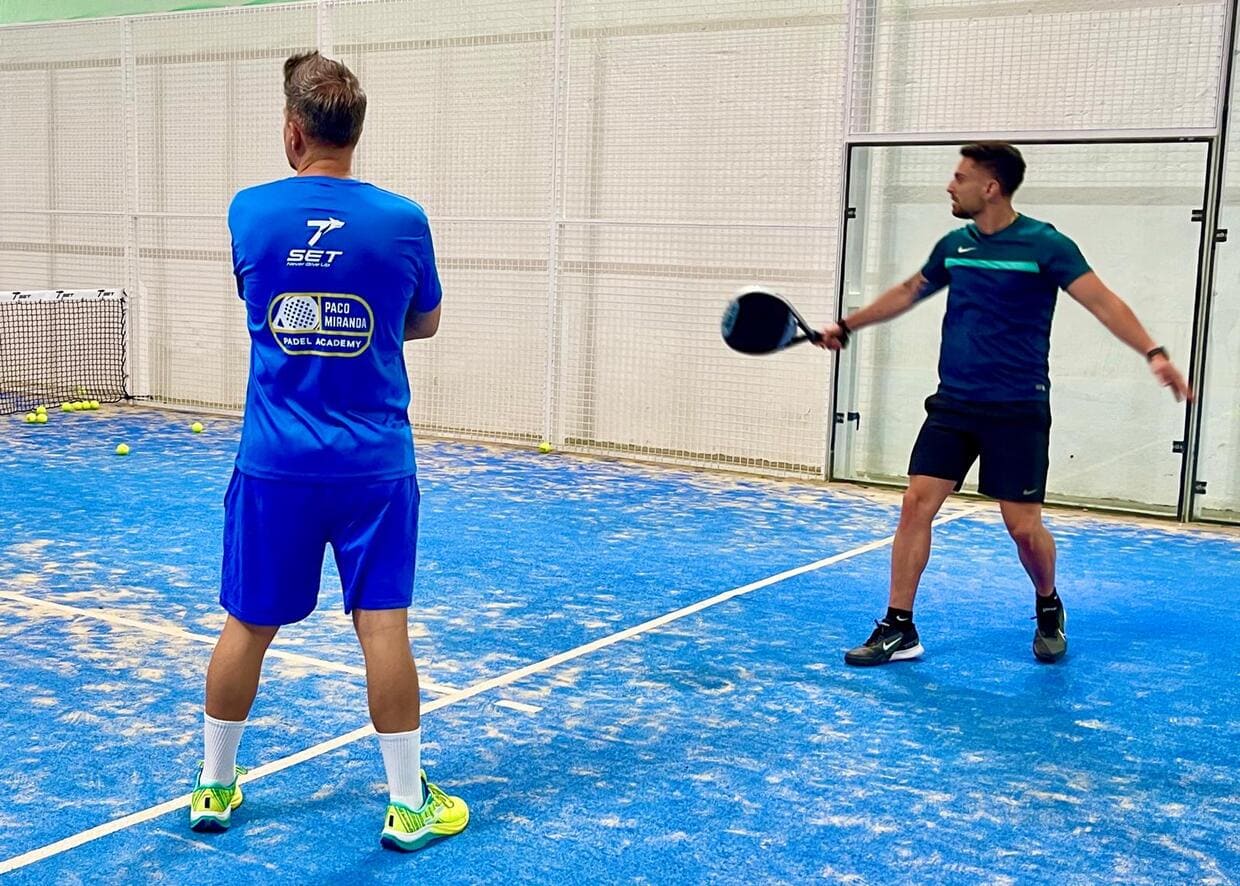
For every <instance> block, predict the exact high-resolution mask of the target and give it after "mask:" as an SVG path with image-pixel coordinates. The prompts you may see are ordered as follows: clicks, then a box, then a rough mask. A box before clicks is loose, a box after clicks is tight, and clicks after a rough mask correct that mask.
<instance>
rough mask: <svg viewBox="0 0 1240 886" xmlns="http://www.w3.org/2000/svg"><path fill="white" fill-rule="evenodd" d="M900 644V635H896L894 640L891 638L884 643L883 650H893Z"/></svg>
mask: <svg viewBox="0 0 1240 886" xmlns="http://www.w3.org/2000/svg"><path fill="white" fill-rule="evenodd" d="M899 645H900V638H899V637H896V638H895V639H894V640H889V641H887V642H886V643H884V644H883V652H890V651H891V650H893V649H895V648H896V647H897V646H899Z"/></svg>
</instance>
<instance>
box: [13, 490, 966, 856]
mask: <svg viewBox="0 0 1240 886" xmlns="http://www.w3.org/2000/svg"><path fill="white" fill-rule="evenodd" d="M980 510H982V508H981V507H980V506H979V507H971V508H965V509H963V510H960V511H957V512H956V513H954V514H949V515H947V516H945V517H939V518H938V519H937V520H935V521H934V525H935V526H942V525H943V524H945V523H951V522H952V521H953V520H959V519H960V518H961V517H967V516H969V515H970V514H975V513H977V512H978V511H980ZM894 538H895V536H893V535H889V536H887V537H886V538H882V539H879V540H878V541H872V542H870V543H869V544H864V545H861V546H860V547H856V548H853V549H852V550H850V551H845V552H844V553H842V554H835V555H834V556H831V557H826V558H824V559H822V560H815V561H814V562H813V563H807V564H805V565H804V566H798V567H796V568H795V569H789V570H787V571H785V572H781V573H779V574H778V575H772V576H770V577H769V578H764V579H760V580H759V581H755V582H751V583H749V584H747V585H742V586H741V587H739V588H733V589H732V590H730V591H724V592H723V593H722V594H716V595H715V596H713V597H708V598H707V599H705V600H699V601H698V602H697V603H693V604H690V605H689V606H685V607H684V608H682V609H677V610H676V611H675V612H669V613H667V614H666V615H660V616H659V617H657V618H652V619H650V620H649V621H644V622H642V623H641V624H639V625H634V626H633V627H631V628H626V629H625V630H623V631H618V632H616V633H614V634H609V635H608V636H606V637H600V638H599V639H597V640H594V641H592V642H590V643H585V644H583V645H581V646H578V647H576V648H574V649H570V650H568V651H567V652H561V653H559V654H558V655H553V656H551V657H550V658H544V659H543V660H542V661H539V662H535V663H534V664H531V665H526V666H525V667H523V668H518V669H517V670H515V671H509V672H508V673H506V674H500V675H499V676H498V677H492V678H490V679H489V680H482V681H481V682H478V683H475V684H474V685H472V686H467V687H466V688H464V689H459V690H457V691H455V692H452V693H450V694H448V695H442V696H440V697H439V698H436V699H434V700H432V701H430V702H427V703H426V704H424V705H423V706H422V713H423V714H429V713H431V712H432V711H437V710H439V709H440V708H445V707H447V706H448V705H453V704H456V703H457V702H460V701H464V700H466V699H468V698H473V697H474V696H475V695H480V694H482V693H483V692H487V691H489V690H491V689H495V688H497V687H499V686H507V685H509V684H511V683H515V682H517V681H518V680H521V679H523V678H525V677H528V676H530V675H532V674H538V673H541V672H543V671H546V670H550V669H551V668H554V667H555V666H556V665H560V664H563V663H564V662H566V661H572V660H573V659H575V658H580V657H581V656H583V655H588V654H589V653H591V652H595V651H597V650H599V649H604V648H606V647H608V646H612V645H614V644H616V643H619V642H621V641H622V640H627V639H629V638H630V637H636V636H638V635H640V634H645V633H648V632H650V631H653V630H654V629H655V628H659V627H662V626H663V625H666V624H669V623H671V622H673V621H677V620H679V619H682V618H685V617H686V616H689V615H693V614H695V613H698V612H701V611H702V610H703V609H709V608H710V607H712V606H717V605H718V604H720V603H725V602H727V601H728V600H732V599H734V598H736V597H740V596H743V595H745V594H749V593H752V592H753V591H756V590H759V589H761V588H765V587H770V586H771V585H773V584H778V583H779V582H781V581H787V580H788V579H790V578H795V577H797V576H798V575H804V574H805V573H807V572H814V571H815V570H818V569H822V568H823V567H826V566H832V565H834V564H836V563H840V562H843V561H844V560H851V559H852V558H853V557H859V556H860V555H862V554H868V553H869V552H871V551H877V550H879V549H880V548H885V547H887V546H888V545H889V544H891V542H892V541H893V540H894ZM373 733H374V727H373V726H370V725H367V726H362V727H360V728H358V729H354V730H353V731H352V732H348V733H345V734H344V735H341V736H338V737H336V738H333V739H330V740H328V741H325V742H322V743H320V744H316V745H314V746H313V747H309V748H306V749H305V750H303V751H298V752H297V753H296V754H291V755H290V756H287V757H284V758H282V759H279V760H275V761H273V762H271V763H267V764H266V765H264V766H258V767H256V768H254V769H252V770H250V772H249V774H248V775H246V776H245V782H246V783H247V784H249V783H250V782H252V781H254V780H256V779H259V778H262V777H264V776H267V775H271V774H273V773H276V772H280V771H281V770H284V769H288V768H289V767H290V766H296V765H297V764H298V763H304V762H306V761H307V760H312V759H314V758H315V757H320V756H322V755H323V754H327V753H330V752H332V751H334V750H337V749H338V748H342V747H344V746H345V745H348V744H352V743H353V742H355V741H358V740H359V739H362V738H365V737H367V736H368V735H372V734H373ZM188 805H189V794H182V795H181V796H179V797H177V798H175V799H173V800H168V801H167V802H165V803H160V804H159V805H158V806H151V807H150V808H149V809H143V810H141V811H139V812H134V813H132V814H130V815H126V816H125V817H123V818H116V819H113V820H112V821H109V822H105V823H104V824H101V825H96V826H95V827H93V828H90V829H88V830H85V831H82V832H81V833H77V834H74V835H73V836H71V837H66V838H64V839H63V840H57V841H56V842H55V843H49V844H47V845H46V846H43V847H40V848H38V849H32V850H30V851H29V852H23V853H22V854H21V855H15V856H13V857H12V858H9V859H6V860H5V861H2V862H0V874H7V873H9V872H10V871H15V870H18V869H19V868H24V867H26V866H27V865H31V864H34V863H35V862H38V861H43V860H45V859H48V858H51V857H52V856H55V855H60V854H61V853H63V852H68V851H69V850H70V849H74V848H76V847H78V846H81V845H83V844H85V843H89V842H91V841H93V840H98V839H99V838H100V837H106V836H108V835H109V834H115V833H116V832H117V831H123V830H125V829H126V828H130V827H133V826H134V825H136V824H141V823H143V822H145V821H150V820H151V819H153V818H159V817H160V816H161V815H164V814H166V813H168V812H173V811H175V810H177V809H182V810H183V809H184V808H185V807H187V806H188Z"/></svg>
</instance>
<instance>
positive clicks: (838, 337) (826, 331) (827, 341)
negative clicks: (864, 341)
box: [814, 323, 847, 351]
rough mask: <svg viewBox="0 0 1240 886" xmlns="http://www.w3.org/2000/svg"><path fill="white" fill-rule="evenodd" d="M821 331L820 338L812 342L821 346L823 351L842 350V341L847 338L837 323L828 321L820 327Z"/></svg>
mask: <svg viewBox="0 0 1240 886" xmlns="http://www.w3.org/2000/svg"><path fill="white" fill-rule="evenodd" d="M821 331H822V338H821V339H820V340H818V341H816V342H814V344H816V345H817V346H818V347H820V348H822V349H823V350H824V351H839V350H843V348H844V342H845V341H846V340H847V336H846V334H845V333H844V330H843V329H841V328H840V325H839V324H838V323H828V324H827V325H826V326H824V327H822V330H821Z"/></svg>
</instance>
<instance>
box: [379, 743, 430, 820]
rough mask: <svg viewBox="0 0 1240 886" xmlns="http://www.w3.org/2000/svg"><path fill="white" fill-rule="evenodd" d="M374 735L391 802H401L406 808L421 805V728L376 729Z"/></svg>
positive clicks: (419, 807)
mask: <svg viewBox="0 0 1240 886" xmlns="http://www.w3.org/2000/svg"><path fill="white" fill-rule="evenodd" d="M377 735H378V736H379V750H381V751H382V752H383V768H384V769H386V770H387V780H388V793H389V794H390V795H391V798H392V802H393V803H403V804H404V805H406V806H408V807H409V808H410V809H421V808H422V730H421V729H415V730H413V731H412V732H379V733H377Z"/></svg>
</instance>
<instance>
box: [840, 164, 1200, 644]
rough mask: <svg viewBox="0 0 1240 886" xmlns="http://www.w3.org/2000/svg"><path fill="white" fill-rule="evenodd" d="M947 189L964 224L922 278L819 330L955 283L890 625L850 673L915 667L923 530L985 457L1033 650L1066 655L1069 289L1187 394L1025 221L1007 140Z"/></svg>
mask: <svg viewBox="0 0 1240 886" xmlns="http://www.w3.org/2000/svg"><path fill="white" fill-rule="evenodd" d="M960 153H961V158H962V159H961V160H960V163H959V164H958V166H957V167H956V171H955V173H954V175H953V176H952V181H951V183H950V184H949V185H948V187H947V193H948V194H949V195H950V196H951V201H952V215H954V216H956V217H957V218H964V219H969V220H970V224H968V225H966V226H965V227H963V228H959V229H957V230H955V231H952V232H951V233H950V234H948V235H947V236H945V237H943V238H942V239H941V240H940V241H939V242H938V243H937V244H936V245H935V247H934V251H933V252H931V254H930V258H929V260H928V261H927V262H926V264H925V266H924V267H923V268H922V269H921V271H919V272H918V273H916V274H914V275H913V276H912V277H910V278H909V279H907V280H905V281H904V282H903V283H901V284H899V285H898V286H895V287H892V288H891V289H889V290H888V291H886V292H884V293H883V294H882V295H881V296H879V297H878V298H877V299H876V300H875V301H874V302H872V303H871V304H869V305H866V306H865V307H864V308H861V309H860V310H858V311H856V312H854V313H852V314H850V315H849V316H847V317H845V318H843V319H842V320H840V322H839V323H835V324H831V325H829V326H827V327H826V328H825V329H824V330H823V341H822V343H821V346H822V347H824V348H829V349H831V350H839V349H840V348H842V347H844V346H845V345H847V344H848V339H849V336H850V335H851V334H852V333H853V332H855V331H856V330H858V329H860V328H862V327H863V326H869V325H872V324H875V323H881V322H882V321H884V320H890V319H891V318H893V317H896V316H899V315H900V314H902V313H904V312H905V311H907V310H908V309H909V308H911V307H912V306H913V305H915V304H917V303H918V302H919V301H921V300H922V299H924V298H927V297H929V296H931V295H933V294H934V293H936V292H938V291H939V290H941V289H943V287H945V286H946V287H949V290H948V296H947V312H946V315H945V316H944V318H943V341H942V347H941V348H940V351H939V388H938V391H937V392H936V393H935V394H934V395H933V396H931V397H930V398H929V399H927V400H926V421H925V424H924V425H923V426H922V429H921V433H920V434H919V435H918V437H917V442H916V444H914V446H913V454H912V457H911V459H910V463H909V486H908V491H907V492H905V494H904V503H903V508H902V510H901V513H900V525H899V528H898V529H897V530H896V537H895V542H894V544H893V545H892V552H891V590H890V596H889V601H888V608H887V614H886V616H885V617H884V618H883V619H882V620H880V621H879V622H878V623H877V627H876V628H875V630H874V632H873V633H872V634H871V635H870V638H869V639H868V640H867V641H866V642H865V643H863V644H862V645H860V646H858V647H856V648H855V649H851V650H849V651H848V652H847V653H846V654H845V655H844V660H845V661H846V662H847V663H849V664H852V665H879V664H886V663H887V662H889V661H900V660H903V659H910V658H917V657H918V656H920V655H921V654H922V653H923V652H924V651H925V650H924V648H923V647H922V645H921V639H920V637H919V635H918V633H917V628H916V626H915V624H914V623H913V599H914V597H915V596H916V594H917V585H918V582H919V581H920V579H921V574H922V571H923V570H924V569H925V568H926V563H927V561H928V560H929V558H930V537H931V523H932V521H933V520H934V517H935V515H936V514H937V513H938V511H939V508H941V507H942V506H943V502H944V501H945V500H946V499H947V496H949V495H951V493H952V492H953V491H958V490H959V489H960V484H961V483H962V482H963V480H964V477H965V475H966V474H967V473H968V471H969V469H970V468H971V467H972V466H973V462H974V461H976V460H978V459H980V462H981V464H980V468H979V482H978V488H979V491H980V492H981V493H982V494H983V495H988V496H990V497H992V498H996V499H998V500H999V507H1000V509H1001V511H1002V513H1003V522H1004V524H1005V525H1006V526H1007V530H1008V533H1009V534H1010V535H1011V536H1012V540H1013V541H1014V542H1015V543H1016V549H1017V551H1018V553H1019V554H1020V562H1021V564H1022V565H1023V566H1024V567H1025V571H1026V572H1027V573H1028V574H1029V578H1030V579H1031V580H1032V582H1033V585H1034V589H1035V591H1036V594H1037V596H1036V602H1035V614H1036V617H1037V628H1036V629H1035V631H1034V637H1033V653H1034V655H1035V656H1036V657H1037V658H1038V660H1040V661H1046V662H1055V661H1058V660H1059V659H1061V658H1062V657H1063V656H1064V654H1065V653H1066V652H1067V649H1068V641H1067V636H1066V633H1065V625H1066V617H1065V615H1064V607H1063V603H1062V601H1061V600H1060V599H1059V594H1058V592H1057V591H1056V588H1055V541H1054V539H1053V538H1052V537H1051V534H1050V533H1049V532H1048V531H1047V529H1046V526H1045V525H1044V524H1043V522H1042V502H1043V501H1044V499H1045V496H1046V475H1047V469H1048V465H1049V449H1050V426H1051V413H1050V387H1051V383H1050V375H1049V369H1048V358H1049V354H1050V334H1051V318H1052V316H1053V315H1054V312H1055V300H1056V297H1057V295H1058V292H1059V290H1060V289H1064V290H1066V291H1067V292H1068V294H1069V295H1071V296H1072V297H1073V298H1075V299H1076V300H1077V301H1078V302H1080V303H1081V304H1082V305H1084V306H1085V307H1086V308H1087V309H1088V310H1089V311H1090V313H1092V314H1093V315H1094V316H1095V317H1097V318H1098V319H1099V320H1100V321H1101V322H1102V324H1103V325H1104V326H1106V328H1107V329H1109V330H1110V331H1111V333H1112V334H1113V335H1115V336H1116V337H1117V338H1118V339H1120V340H1121V341H1123V342H1124V343H1125V344H1127V345H1129V346H1130V347H1132V348H1133V349H1134V350H1136V351H1138V352H1139V353H1141V354H1144V355H1145V358H1146V360H1147V362H1148V363H1149V366H1150V370H1151V371H1152V372H1153V374H1154V377H1155V378H1157V379H1158V381H1159V383H1160V384H1162V385H1164V386H1165V387H1169V388H1171V391H1172V393H1173V394H1174V395H1175V397H1176V400H1180V399H1182V398H1184V397H1190V396H1191V392H1190V390H1189V388H1188V385H1187V384H1186V383H1185V381H1184V377H1183V376H1182V375H1181V374H1180V371H1179V370H1178V369H1176V367H1175V365H1174V364H1173V363H1172V362H1171V360H1170V359H1169V357H1168V356H1167V352H1166V350H1165V349H1164V348H1162V347H1161V346H1159V345H1158V344H1157V343H1156V342H1155V341H1154V340H1153V339H1152V338H1151V337H1150V335H1149V333H1147V332H1146V331H1145V328H1144V327H1143V326H1142V325H1141V322H1140V321H1139V320H1138V319H1137V317H1136V315H1135V314H1133V312H1132V309H1131V308H1129V307H1128V305H1127V304H1125V302H1124V301H1123V300H1122V299H1121V298H1120V297H1119V296H1117V295H1116V294H1115V293H1114V292H1112V291H1111V290H1110V289H1108V288H1107V287H1106V286H1105V285H1104V284H1103V283H1102V281H1101V280H1100V279H1099V278H1098V275H1097V274H1095V273H1094V272H1093V271H1092V270H1091V269H1090V267H1089V265H1088V264H1087V263H1086V261H1085V259H1084V257H1083V256H1082V255H1081V251H1080V250H1079V249H1078V248H1077V246H1076V244H1075V243H1073V242H1072V241H1071V240H1070V239H1068V238H1067V237H1065V236H1064V235H1063V234H1061V233H1059V231H1057V230H1055V228H1054V226H1052V225H1050V224H1047V223H1046V222H1041V221H1037V220H1036V219H1032V218H1029V217H1028V216H1024V215H1021V214H1020V213H1018V212H1016V211H1015V210H1014V209H1013V208H1012V194H1013V193H1014V192H1015V191H1016V189H1017V188H1018V187H1020V184H1021V182H1022V181H1023V180H1024V175H1025V161H1024V158H1022V157H1021V155H1020V151H1018V150H1017V149H1016V148H1015V147H1013V146H1012V145H1009V144H1006V143H1003V142H984V143H978V144H971V145H965V146H964V147H963V148H961V149H960Z"/></svg>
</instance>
